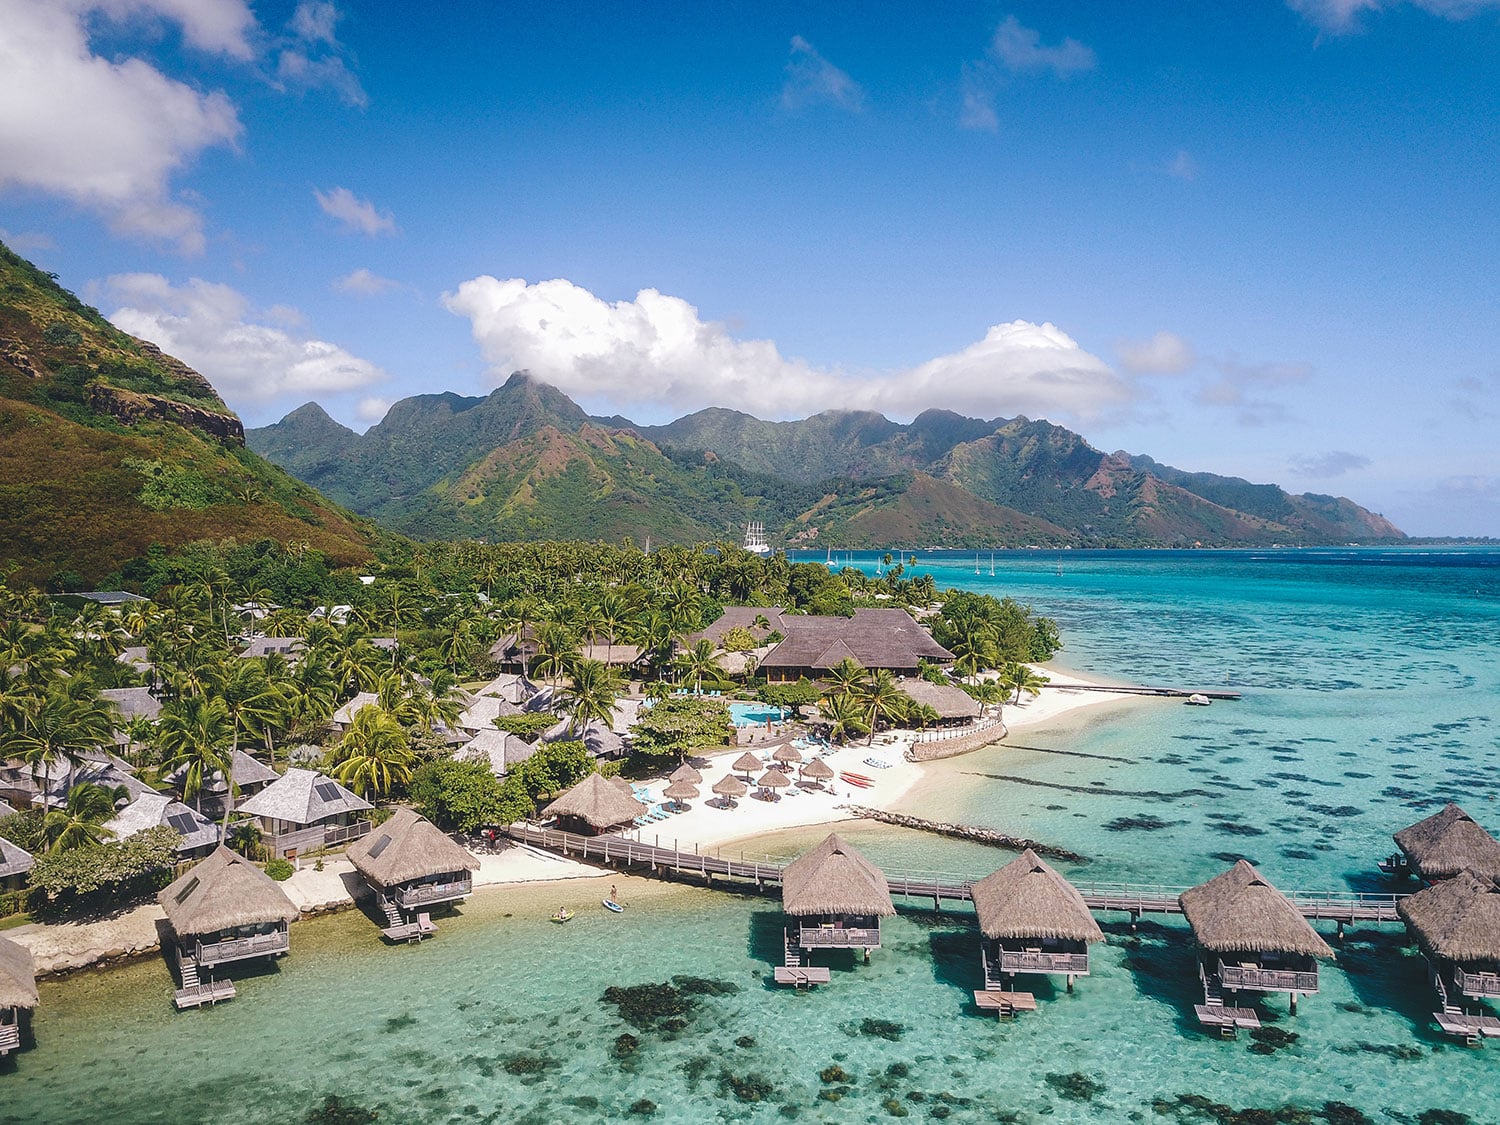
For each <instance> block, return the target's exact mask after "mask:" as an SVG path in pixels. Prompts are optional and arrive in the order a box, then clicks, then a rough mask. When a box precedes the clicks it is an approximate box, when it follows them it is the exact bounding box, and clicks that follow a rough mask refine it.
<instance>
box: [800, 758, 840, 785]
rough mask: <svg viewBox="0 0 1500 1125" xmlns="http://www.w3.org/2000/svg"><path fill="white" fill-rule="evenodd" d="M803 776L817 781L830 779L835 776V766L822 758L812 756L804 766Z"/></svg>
mask: <svg viewBox="0 0 1500 1125" xmlns="http://www.w3.org/2000/svg"><path fill="white" fill-rule="evenodd" d="M802 776H803V777H810V778H812V779H813V780H814V781H817V782H824V781H829V780H831V779H832V777H833V767H832V766H830V765H829V764H828V763H827V762H825V761H824V760H823V759H822V758H812V759H810V760H809V761H807V762H806V763H805V764H804V765H803V766H802Z"/></svg>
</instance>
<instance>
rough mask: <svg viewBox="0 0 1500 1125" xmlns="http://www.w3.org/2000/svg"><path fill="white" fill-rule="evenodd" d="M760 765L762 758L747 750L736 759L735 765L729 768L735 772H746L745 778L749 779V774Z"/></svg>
mask: <svg viewBox="0 0 1500 1125" xmlns="http://www.w3.org/2000/svg"><path fill="white" fill-rule="evenodd" d="M760 767H761V760H760V759H759V758H757V757H756V756H755V755H754V754H752V753H750V751H748V750H746V751H745V752H744V753H743V754H741V755H740V756H739V757H738V758H736V759H735V760H734V765H732V766H730V767H729V768H730V769H732V770H734V772H735V773H742V774H745V780H746V781H748V780H749V779H750V777H749V775H750V774H753V773H754V772H755V771H756V770H758V769H760Z"/></svg>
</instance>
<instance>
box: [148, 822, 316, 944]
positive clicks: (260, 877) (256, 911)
mask: <svg viewBox="0 0 1500 1125" xmlns="http://www.w3.org/2000/svg"><path fill="white" fill-rule="evenodd" d="M156 901H157V902H159V903H161V905H162V909H163V910H165V911H166V912H167V921H168V922H170V923H171V924H172V929H173V930H174V931H175V932H176V934H177V936H178V937H179V938H185V937H192V936H194V935H196V934H217V933H219V932H220V931H222V930H232V929H234V928H235V927H237V926H264V925H267V924H269V923H272V922H295V921H296V920H297V919H298V918H299V917H301V914H302V912H301V911H300V910H298V909H297V907H296V906H295V905H294V904H293V903H292V900H291V899H289V898H287V896H286V892H285V891H283V890H282V889H281V887H280V885H279V884H278V883H277V882H276V881H275V880H274V879H272V878H271V877H270V876H269V875H267V874H266V873H265V872H264V871H262V870H261V869H260V868H259V867H257V866H255V864H253V863H251V862H250V861H249V860H248V859H246V858H245V857H244V856H242V855H236V854H235V853H234V852H232V851H230V850H229V849H228V848H226V847H224V845H223V844H220V845H219V847H218V848H217V849H215V851H214V852H213V854H212V855H210V856H209V857H208V858H207V859H204V860H203V861H202V862H200V863H198V864H196V865H194V866H193V867H190V868H189V869H188V870H187V871H186V872H184V873H183V874H182V875H180V876H178V878H177V879H176V880H175V881H174V882H172V883H171V884H170V885H169V886H168V887H167V888H166V889H165V890H163V891H161V892H160V893H158V894H157V896H156Z"/></svg>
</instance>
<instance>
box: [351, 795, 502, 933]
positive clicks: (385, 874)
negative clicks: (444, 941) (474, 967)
mask: <svg viewBox="0 0 1500 1125" xmlns="http://www.w3.org/2000/svg"><path fill="white" fill-rule="evenodd" d="M348 856H349V862H350V863H352V864H354V869H355V870H356V871H358V872H359V873H360V875H361V876H363V877H364V880H365V882H366V883H368V884H369V885H370V887H371V889H372V890H374V892H375V901H376V904H377V905H378V906H379V908H380V911H381V913H382V914H383V915H384V916H385V920H386V927H385V928H384V929H383V930H382V931H381V932H382V933H383V934H384V935H385V936H386V937H387V938H389V939H391V940H392V941H407V940H420V939H421V938H423V937H426V936H427V935H428V934H430V933H432V932H433V931H434V930H436V928H437V927H436V926H434V925H433V924H432V922H431V920H430V919H429V918H428V916H427V911H428V910H430V909H432V907H434V906H443V905H448V904H451V903H455V902H461V901H462V900H463V899H465V898H467V897H468V896H469V894H470V893H472V891H473V890H474V879H473V876H472V875H471V872H474V871H478V870H479V861H478V860H477V859H475V858H474V857H473V856H472V855H470V854H469V853H468V852H466V851H465V850H464V849H463V848H461V847H459V846H458V845H457V844H456V843H454V842H453V841H452V840H451V839H449V837H448V836H447V835H446V834H445V833H444V832H442V831H441V830H440V829H439V828H438V827H437V826H436V825H435V824H433V823H432V822H431V821H430V820H428V819H427V818H426V817H424V816H419V815H418V814H417V813H415V812H413V811H412V810H411V809H398V810H396V813H395V815H393V816H392V817H391V818H390V819H389V820H387V821H386V822H385V823H384V824H382V825H380V827H378V828H376V829H375V830H374V831H373V832H371V833H370V835H368V836H366V837H365V838H364V839H363V840H360V841H359V842H358V843H356V844H355V845H354V846H353V847H351V848H350V849H349V851H348Z"/></svg>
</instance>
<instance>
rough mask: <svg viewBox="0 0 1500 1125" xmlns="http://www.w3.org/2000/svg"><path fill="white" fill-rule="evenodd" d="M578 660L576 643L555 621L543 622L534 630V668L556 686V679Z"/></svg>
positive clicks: (571, 635) (565, 629)
mask: <svg viewBox="0 0 1500 1125" xmlns="http://www.w3.org/2000/svg"><path fill="white" fill-rule="evenodd" d="M577 660H578V642H577V640H576V639H574V637H573V634H572V633H570V632H569V631H568V630H567V628H565V627H564V626H563V625H561V624H559V623H558V622H556V621H544V622H542V623H541V624H540V625H538V626H537V629H536V661H535V664H534V667H535V668H536V670H537V671H538V672H539V673H541V674H542V675H543V676H546V677H548V679H550V680H551V682H552V686H553V687H556V686H557V681H558V679H559V678H560V677H561V676H562V675H563V673H564V672H566V671H567V670H568V669H569V668H571V667H572V666H573V665H574V664H575V663H576V662H577Z"/></svg>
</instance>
